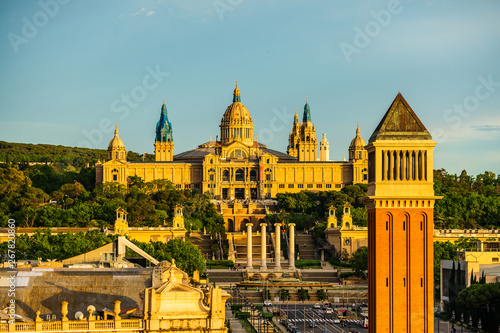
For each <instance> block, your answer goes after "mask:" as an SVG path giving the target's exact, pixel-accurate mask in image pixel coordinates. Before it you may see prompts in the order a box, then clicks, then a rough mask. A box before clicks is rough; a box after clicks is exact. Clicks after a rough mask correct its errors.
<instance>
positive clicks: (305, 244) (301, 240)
mask: <svg viewBox="0 0 500 333" xmlns="http://www.w3.org/2000/svg"><path fill="white" fill-rule="evenodd" d="M295 243H296V244H297V247H298V249H299V254H300V259H301V260H311V259H312V260H314V259H319V256H317V255H316V258H315V256H314V254H315V253H316V244H314V240H313V238H312V235H310V234H304V233H295Z"/></svg>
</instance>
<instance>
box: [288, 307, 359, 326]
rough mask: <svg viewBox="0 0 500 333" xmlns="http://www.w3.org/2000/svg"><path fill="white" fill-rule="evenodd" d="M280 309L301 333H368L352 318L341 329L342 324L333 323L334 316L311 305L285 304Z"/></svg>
mask: <svg viewBox="0 0 500 333" xmlns="http://www.w3.org/2000/svg"><path fill="white" fill-rule="evenodd" d="M280 308H281V310H282V311H283V312H284V313H285V315H286V316H287V319H289V320H290V321H291V322H292V323H293V325H295V326H296V327H298V328H300V330H301V331H302V333H306V332H314V333H321V332H323V331H329V332H331V333H342V332H346V333H347V332H363V333H365V332H368V329H367V328H363V327H361V325H360V324H359V323H358V320H356V318H352V317H350V318H347V319H346V320H345V324H346V326H345V327H342V324H335V323H334V322H333V321H334V319H335V318H337V317H336V315H335V314H326V313H325V312H324V311H323V310H320V309H314V308H313V305H303V304H286V305H281V306H280ZM313 321H314V322H315V323H316V327H314V328H312V327H310V323H311V322H313Z"/></svg>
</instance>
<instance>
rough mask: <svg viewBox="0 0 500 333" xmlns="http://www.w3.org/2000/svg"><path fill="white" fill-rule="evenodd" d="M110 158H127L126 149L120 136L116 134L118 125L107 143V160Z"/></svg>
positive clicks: (119, 159) (120, 159)
mask: <svg viewBox="0 0 500 333" xmlns="http://www.w3.org/2000/svg"><path fill="white" fill-rule="evenodd" d="M111 160H118V161H126V160H127V151H126V150H125V145H124V144H123V141H122V139H120V137H119V136H118V126H116V128H115V135H114V137H113V139H111V141H110V142H109V145H108V161H111Z"/></svg>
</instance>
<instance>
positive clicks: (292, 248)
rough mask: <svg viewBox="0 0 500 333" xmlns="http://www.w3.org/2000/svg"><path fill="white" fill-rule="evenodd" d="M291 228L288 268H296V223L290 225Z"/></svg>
mask: <svg viewBox="0 0 500 333" xmlns="http://www.w3.org/2000/svg"><path fill="white" fill-rule="evenodd" d="M288 226H289V227H290V258H288V266H289V267H290V268H292V269H294V268H295V223H289V224H288Z"/></svg>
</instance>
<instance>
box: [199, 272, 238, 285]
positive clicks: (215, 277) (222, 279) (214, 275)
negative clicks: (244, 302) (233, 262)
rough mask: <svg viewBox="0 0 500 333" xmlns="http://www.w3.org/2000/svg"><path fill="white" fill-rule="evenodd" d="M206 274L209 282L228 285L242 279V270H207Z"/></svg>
mask: <svg viewBox="0 0 500 333" xmlns="http://www.w3.org/2000/svg"><path fill="white" fill-rule="evenodd" d="M207 274H208V280H209V282H210V283H212V282H215V283H217V284H224V285H230V284H236V282H241V281H243V280H244V276H243V272H242V271H230V270H208V271H207Z"/></svg>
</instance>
